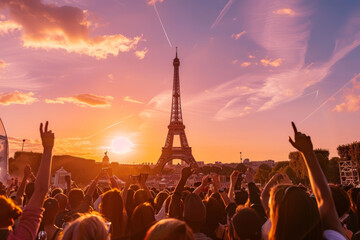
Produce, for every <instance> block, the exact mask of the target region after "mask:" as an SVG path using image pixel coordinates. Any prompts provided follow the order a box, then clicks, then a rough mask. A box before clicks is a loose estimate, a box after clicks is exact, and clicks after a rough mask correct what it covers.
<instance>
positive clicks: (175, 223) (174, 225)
mask: <svg viewBox="0 0 360 240" xmlns="http://www.w3.org/2000/svg"><path fill="white" fill-rule="evenodd" d="M166 239H173V240H194V236H193V233H192V231H191V228H190V227H189V226H188V225H186V223H185V222H183V221H180V220H177V219H175V218H168V219H163V220H161V221H159V222H158V223H156V224H155V225H153V226H152V227H151V228H150V229H149V230H148V232H147V233H146V237H145V240H166Z"/></svg>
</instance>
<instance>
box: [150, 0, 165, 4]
mask: <svg viewBox="0 0 360 240" xmlns="http://www.w3.org/2000/svg"><path fill="white" fill-rule="evenodd" d="M163 1H164V0H148V1H147V4H149V5H151V4H155V3H157V2H159V3H161V2H163Z"/></svg>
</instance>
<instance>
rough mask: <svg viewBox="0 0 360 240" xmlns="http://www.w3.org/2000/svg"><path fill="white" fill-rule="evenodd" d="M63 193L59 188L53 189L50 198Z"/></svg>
mask: <svg viewBox="0 0 360 240" xmlns="http://www.w3.org/2000/svg"><path fill="white" fill-rule="evenodd" d="M63 192H64V191H63V190H62V189H61V188H54V189H53V190H52V191H51V194H50V196H51V197H55V195H56V194H58V193H63Z"/></svg>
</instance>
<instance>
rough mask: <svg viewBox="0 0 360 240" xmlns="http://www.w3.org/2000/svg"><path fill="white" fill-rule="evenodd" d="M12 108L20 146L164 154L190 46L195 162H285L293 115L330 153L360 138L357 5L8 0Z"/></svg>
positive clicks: (4, 102) (5, 113) (2, 77)
mask: <svg viewBox="0 0 360 240" xmlns="http://www.w3.org/2000/svg"><path fill="white" fill-rule="evenodd" d="M0 43H1V48H0V49H1V51H0V112H1V114H0V118H1V119H2V120H3V122H4V125H5V128H6V130H7V134H8V137H9V144H10V153H11V155H10V156H12V155H13V153H14V152H15V151H20V150H21V147H22V144H23V142H22V140H23V139H26V141H25V146H24V150H25V151H40V149H41V148H40V144H41V143H40V139H38V132H37V130H38V124H39V123H40V122H43V121H45V120H48V121H49V122H50V125H51V128H52V129H53V131H54V132H55V136H56V142H55V151H54V153H55V154H69V155H74V156H79V157H85V158H93V159H96V160H98V161H101V159H102V156H103V152H104V151H109V157H110V160H111V161H117V162H119V163H133V162H135V163H141V162H153V163H156V162H157V160H158V157H159V156H160V154H161V147H162V146H164V141H165V136H166V133H167V131H168V129H167V125H168V124H169V117H170V109H171V92H172V80H173V67H172V60H173V58H174V55H175V46H178V47H179V52H178V54H179V58H180V61H181V66H180V86H181V95H182V111H183V117H184V123H185V125H186V134H187V138H188V141H189V143H190V145H191V147H192V151H193V155H194V158H195V160H197V161H204V162H205V163H208V162H215V161H222V162H236V161H239V159H240V157H239V152H242V157H243V159H245V158H249V159H250V160H252V161H253V160H255V161H256V160H267V159H273V160H276V161H282V160H287V159H288V154H289V152H290V151H293V149H292V147H291V145H290V144H289V143H288V141H287V137H288V136H289V135H291V134H292V129H291V124H290V123H291V121H294V122H295V123H296V124H297V126H298V128H299V129H301V131H303V132H305V133H306V134H309V135H310V136H311V137H312V140H313V143H314V147H315V148H325V149H329V150H330V156H337V152H336V147H337V146H338V145H340V144H347V143H351V142H353V141H357V140H359V134H360V130H359V129H358V128H357V127H358V119H360V118H359V117H360V114H359V109H360V95H359V91H360V70H359V67H358V62H359V60H360V48H359V45H360V4H359V3H358V2H357V1H346V2H342V3H339V2H337V1H300V0H297V1H291V2H289V1H285V0H277V1H265V0H259V1H250V0H245V1H235V0H208V1H206V2H205V1H195V0H182V1H176V0H131V1H130V0H119V1H116V0H111V1H110V0H109V1H107V2H106V3H103V2H99V1H95V0H89V1H85V0H59V1H50V0H46V1H40V0H31V1H30V0H27V1H26V0H10V1H5V0H0Z"/></svg>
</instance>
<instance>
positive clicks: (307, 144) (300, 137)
mask: <svg viewBox="0 0 360 240" xmlns="http://www.w3.org/2000/svg"><path fill="white" fill-rule="evenodd" d="M291 124H292V127H293V129H294V139H295V141H293V140H292V138H291V137H290V136H289V142H290V143H291V145H292V146H293V147H294V148H296V149H297V150H299V151H300V152H302V153H308V152H312V151H313V144H312V142H311V138H310V137H309V136H307V135H305V134H303V133H301V132H298V131H297V129H296V126H295V123H294V122H291Z"/></svg>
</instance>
